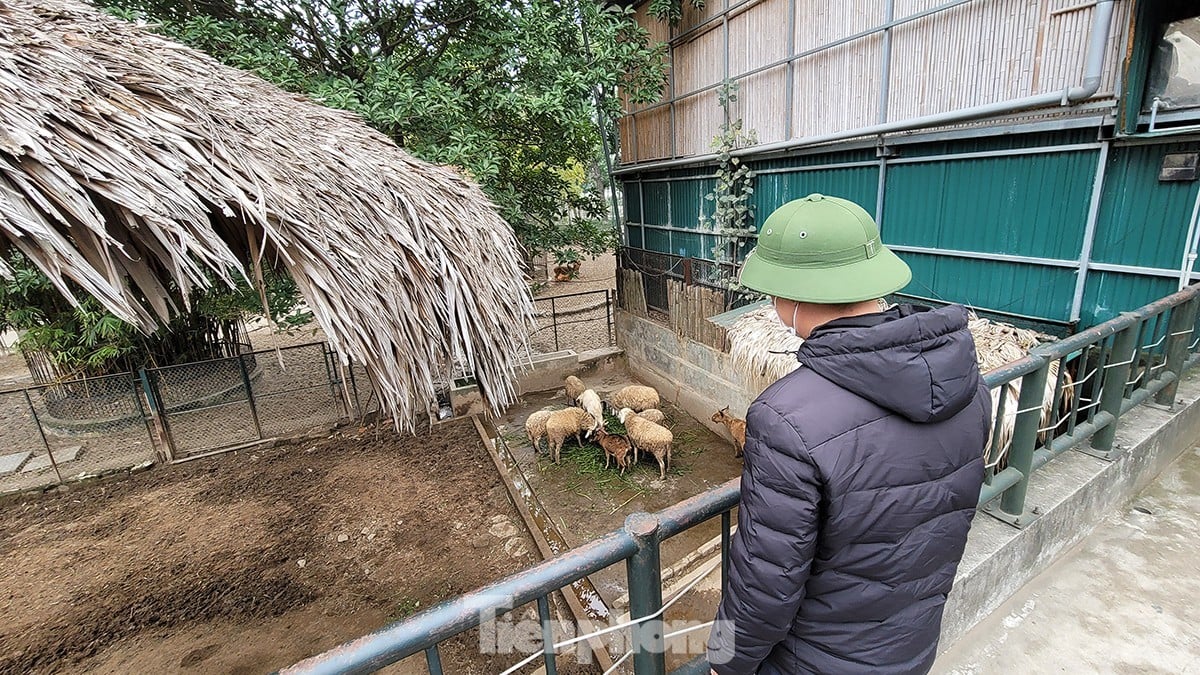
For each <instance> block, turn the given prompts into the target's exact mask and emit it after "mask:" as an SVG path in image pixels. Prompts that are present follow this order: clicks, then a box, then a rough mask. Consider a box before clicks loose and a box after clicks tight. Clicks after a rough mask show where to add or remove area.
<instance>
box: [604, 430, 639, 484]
mask: <svg viewBox="0 0 1200 675" xmlns="http://www.w3.org/2000/svg"><path fill="white" fill-rule="evenodd" d="M596 440H598V441H600V447H602V448H604V468H606V469H607V468H608V463H609V460H612V459H615V460H617V468H618V469H620V470H621V474H622V475H624V474H625V469H627V468H628V467H629V465H630V464H631V463H632V460H633V457H632V456H631V451H632V449H633V446H632V445H630V443H629V439H628V438H625V437H624V436H618V435H615V434H610V433H608V432H606V431H605V430H604V427H603V426H600V427H599V428H597V429H596Z"/></svg>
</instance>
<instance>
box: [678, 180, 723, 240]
mask: <svg viewBox="0 0 1200 675" xmlns="http://www.w3.org/2000/svg"><path fill="white" fill-rule="evenodd" d="M715 184H716V181H715V180H712V179H704V180H680V181H673V182H672V183H671V221H672V222H671V224H672V225H674V226H675V227H686V228H688V229H693V230H694V229H696V227H697V226H698V225H699V223H700V216H701V215H709V214H712V211H713V203H712V202H710V201H708V200H707V199H705V198H704V196H705V195H707V194H708V193H709V192H712V189H713V187H714V186H715Z"/></svg>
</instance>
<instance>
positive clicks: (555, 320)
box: [550, 296, 558, 351]
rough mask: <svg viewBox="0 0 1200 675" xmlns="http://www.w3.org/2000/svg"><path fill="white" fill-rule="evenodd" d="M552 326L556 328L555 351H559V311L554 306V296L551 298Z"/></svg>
mask: <svg viewBox="0 0 1200 675" xmlns="http://www.w3.org/2000/svg"><path fill="white" fill-rule="evenodd" d="M550 325H551V326H553V327H554V351H558V309H557V308H556V307H555V304H554V296H550Z"/></svg>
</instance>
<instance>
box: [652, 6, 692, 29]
mask: <svg viewBox="0 0 1200 675" xmlns="http://www.w3.org/2000/svg"><path fill="white" fill-rule="evenodd" d="M688 1H689V2H691V4H692V7H694V8H696V9H704V0H688ZM683 2H684V0H650V7H649V8H648V10H649V12H650V16H652V17H654V18H656V19H658V20H659V21H670V22H671V25H672V26H674V25H675V24H677V23H679V20H680V19H682V18H683Z"/></svg>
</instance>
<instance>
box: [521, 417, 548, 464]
mask: <svg viewBox="0 0 1200 675" xmlns="http://www.w3.org/2000/svg"><path fill="white" fill-rule="evenodd" d="M553 412H554V411H553V410H539V411H537V412H535V413H532V414H530V415H529V418H528V419H526V420H525V435H526V436H528V437H529V442H530V443H532V444H533V452H534V453H535V454H536V453H537V452H538V451H539V450H541V447H539V445H538V444H539V443H540V442H541V440H542V439H543V438H545V437H546V420H548V419H550V415H551V414H552V413H553Z"/></svg>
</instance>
